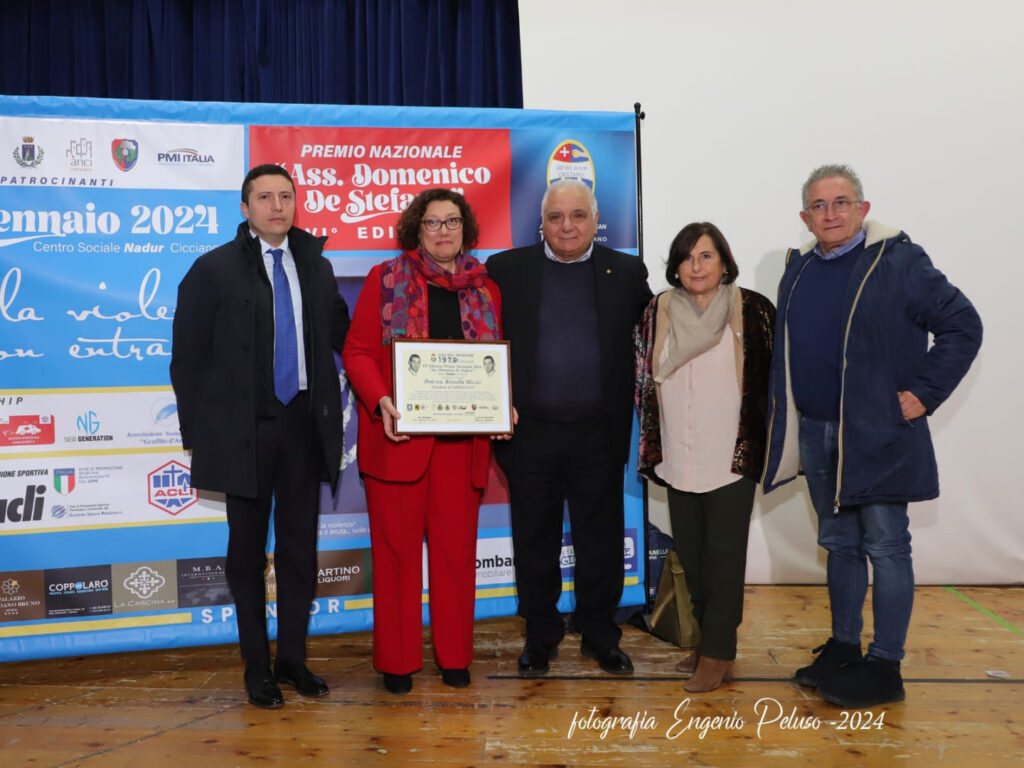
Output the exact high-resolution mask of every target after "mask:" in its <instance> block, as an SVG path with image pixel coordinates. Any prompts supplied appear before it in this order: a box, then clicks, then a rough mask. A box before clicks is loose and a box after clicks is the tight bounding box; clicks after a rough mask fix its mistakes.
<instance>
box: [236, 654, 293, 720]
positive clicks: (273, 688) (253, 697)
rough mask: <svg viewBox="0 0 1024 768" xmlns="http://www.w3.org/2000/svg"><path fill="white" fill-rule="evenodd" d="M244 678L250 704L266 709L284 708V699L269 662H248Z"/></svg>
mask: <svg viewBox="0 0 1024 768" xmlns="http://www.w3.org/2000/svg"><path fill="white" fill-rule="evenodd" d="M244 678H245V690H246V693H248V694H249V703H250V704H255V705H256V706H257V707H263V708H264V709H277V708H278V707H283V706H284V697H283V696H282V695H281V689H280V688H278V687H277V682H276V681H275V680H274V675H273V674H272V673H271V671H270V662H269V661H247V662H246V663H245V676H244Z"/></svg>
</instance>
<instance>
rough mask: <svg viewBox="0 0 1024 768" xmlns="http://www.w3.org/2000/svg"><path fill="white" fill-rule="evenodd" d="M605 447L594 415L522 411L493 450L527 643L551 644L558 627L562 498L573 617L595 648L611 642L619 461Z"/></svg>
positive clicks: (615, 632)
mask: <svg viewBox="0 0 1024 768" xmlns="http://www.w3.org/2000/svg"><path fill="white" fill-rule="evenodd" d="M612 454H613V451H611V450H610V446H609V444H608V436H607V430H606V428H605V425H604V424H603V423H601V422H586V423H577V424H563V423H556V422H550V421H541V420H536V419H530V418H525V417H523V418H520V420H519V424H518V426H517V427H516V433H515V437H514V438H513V439H512V440H511V441H510V442H509V444H508V446H507V450H504V451H502V452H501V456H500V458H501V459H502V466H503V468H504V470H505V474H506V476H507V477H508V482H509V490H510V492H511V499H510V501H511V514H512V546H513V549H514V550H515V569H516V591H517V593H518V595H519V609H518V613H519V615H520V616H522V617H524V618H525V619H526V639H527V642H529V643H538V644H541V645H545V646H548V647H554V646H556V645H558V643H559V642H560V641H561V639H562V637H563V635H564V634H565V625H564V622H563V620H562V617H561V615H560V614H559V612H558V599H559V597H560V596H561V593H562V575H561V562H560V561H561V552H562V518H563V510H564V508H565V503H566V502H568V505H569V523H570V525H571V528H572V539H573V547H574V551H575V557H576V567H575V577H574V581H575V593H576V623H577V625H578V626H579V628H580V630H581V632H582V633H583V638H584V640H586V641H587V642H588V643H590V644H591V645H593V646H594V647H596V648H598V649H605V648H610V647H612V646H615V645H617V644H618V642H619V638H620V637H621V635H622V631H621V630H620V629H619V627H618V625H616V624H615V622H614V620H613V614H614V612H615V608H616V606H617V605H618V603H619V600H620V599H621V597H622V580H623V534H624V531H623V527H624V521H623V508H622V478H623V468H624V467H623V464H621V463H618V462H616V461H615V460H614V459H612V458H611V457H612Z"/></svg>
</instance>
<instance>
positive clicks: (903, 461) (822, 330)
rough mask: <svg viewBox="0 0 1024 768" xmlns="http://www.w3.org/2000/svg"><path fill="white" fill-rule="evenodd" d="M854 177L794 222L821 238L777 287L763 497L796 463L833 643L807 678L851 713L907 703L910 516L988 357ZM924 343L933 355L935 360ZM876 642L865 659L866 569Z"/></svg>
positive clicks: (809, 197) (823, 179)
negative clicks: (875, 214) (944, 412)
mask: <svg viewBox="0 0 1024 768" xmlns="http://www.w3.org/2000/svg"><path fill="white" fill-rule="evenodd" d="M870 207H871V206H870V203H868V202H867V201H866V200H864V194H863V189H862V187H861V183H860V179H859V178H857V175H856V174H855V173H854V172H853V171H852V170H851V169H850V168H848V167H846V166H842V165H829V166H822V167H821V168H818V169H817V170H815V171H814V172H813V173H812V174H811V175H810V177H809V178H808V180H807V182H806V183H805V184H804V189H803V211H802V212H801V214H800V216H801V218H802V219H803V221H804V223H805V224H806V225H807V228H808V229H809V230H810V231H811V232H812V233H813V234H814V236H815V238H816V241H815V242H812V243H810V244H809V245H808V246H807V247H805V248H804V249H802V250H801V251H800V252H795V251H790V252H789V254H787V257H786V271H785V273H784V274H783V276H782V281H781V283H780V284H779V301H778V318H777V321H776V325H775V348H774V353H773V359H772V370H771V398H770V400H771V406H770V412H769V423H768V430H769V432H768V435H769V436H768V442H769V446H768V455H767V457H766V462H765V473H764V478H763V482H764V490H765V491H766V492H767V491H771V490H772V489H774V488H776V487H778V486H779V485H781V484H782V483H785V482H787V481H789V480H791V479H793V478H794V477H795V476H796V474H797V471H798V470H799V469H800V467H801V465H802V468H803V471H804V473H805V474H806V476H807V487H808V490H809V491H810V495H811V502H812V503H813V505H814V508H815V510H816V512H817V516H818V543H819V544H820V545H821V546H822V547H824V548H825V549H826V550H827V551H828V565H827V569H828V573H827V577H828V589H829V602H830V604H831V608H832V637H831V638H829V640H828V642H827V643H825V644H824V645H823V646H821V647H820V648H818V649H816V650H815V652H816V653H819V652H820V653H819V655H818V657H817V658H816V659H815V661H814V663H813V664H811V665H809V666H806V667H803V668H801V669H798V670H797V672H796V676H795V677H796V681H797V682H798V683H800V684H801V685H806V686H811V687H817V688H818V691H819V693H821V695H822V696H823V697H824V698H825V699H826V700H827V701H830V702H832V703H834V704H838V705H839V706H843V707H869V706H875V705H877V704H884V703H886V702H891V701H902V700H903V698H904V690H903V680H902V677H901V676H900V661H901V660H902V658H903V645H904V642H905V641H906V636H907V627H908V626H909V624H910V613H911V609H912V607H913V601H914V570H913V564H912V561H911V557H910V530H909V525H910V520H909V518H908V516H907V503H908V502H911V501H922V500H925V499H933V498H935V497H936V496H938V495H939V480H938V469H937V467H936V463H935V452H934V450H933V448H932V442H931V436H930V435H929V432H928V423H927V421H926V419H925V418H924V417H925V416H927V415H928V414H930V413H933V412H934V411H935V409H936V408H938V407H939V405H941V404H942V403H943V402H944V401H945V400H946V398H947V397H949V395H950V394H951V393H952V392H953V389H954V388H955V387H956V385H957V384H958V383H959V382H960V380H961V379H962V378H963V377H964V375H965V374H966V373H967V370H968V368H969V367H970V365H971V362H972V361H973V360H974V357H975V355H977V352H978V348H979V347H980V345H981V335H982V330H981V319H980V318H979V317H978V313H977V312H976V311H975V309H974V307H973V306H972V304H971V302H970V301H968V300H967V297H965V296H964V295H963V294H962V293H961V292H960V291H959V290H958V289H957V288H956V287H954V286H953V285H951V284H950V283H949V281H948V280H946V278H945V276H944V275H943V274H942V273H941V272H939V270H937V269H936V268H935V267H934V266H932V263H931V261H930V260H929V258H928V255H927V254H926V253H925V252H924V250H923V249H922V248H921V247H920V246H917V245H915V244H914V243H912V242H911V241H910V238H909V237H908V236H907V235H906V234H904V233H903V232H900V231H899V230H893V229H888V228H886V227H883V226H880V225H878V224H877V223H876V222H867V223H866V224H865V222H864V217H865V216H866V215H867V213H868V210H869V208H870ZM929 334H931V335H932V336H934V339H935V343H934V345H933V346H932V347H931V349H929V347H928V337H929ZM868 560H870V561H871V566H872V571H873V574H874V588H873V592H872V598H873V599H872V603H873V610H874V640H873V641H872V642H871V644H870V645H869V646H868V653H867V655H866V656H865V657H863V658H862V657H861V646H860V634H861V629H862V628H863V616H862V614H863V609H864V601H865V598H866V596H867V584H868V573H867V561H868Z"/></svg>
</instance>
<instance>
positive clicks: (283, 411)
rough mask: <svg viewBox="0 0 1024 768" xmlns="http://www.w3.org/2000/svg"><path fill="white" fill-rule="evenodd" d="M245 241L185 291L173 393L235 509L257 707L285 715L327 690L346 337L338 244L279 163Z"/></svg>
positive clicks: (207, 466)
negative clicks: (329, 501) (328, 598)
mask: <svg viewBox="0 0 1024 768" xmlns="http://www.w3.org/2000/svg"><path fill="white" fill-rule="evenodd" d="M241 208H242V215H243V216H245V218H246V221H244V222H242V223H241V224H240V225H239V227H238V233H237V235H236V236H235V239H234V240H232V241H231V242H228V243H226V244H224V245H222V246H220V247H219V248H215V249H214V250H212V251H210V252H209V253H207V254H204V255H203V256H200V257H199V258H198V259H197V260H196V262H195V263H194V264H193V265H192V268H191V269H190V270H189V271H188V274H186V275H185V277H184V279H183V280H182V281H181V284H180V285H179V286H178V305H177V308H176V310H175V314H174V340H173V346H172V352H171V382H172V384H173V385H174V394H175V397H176V398H177V401H178V419H179V422H180V425H181V442H182V445H183V447H184V448H185V449H186V450H189V449H191V450H192V485H193V487H195V488H201V489H204V490H209V491H222V492H224V493H225V494H226V499H227V519H228V552H227V564H226V569H225V570H226V575H227V579H228V584H229V586H230V587H231V594H232V596H233V597H234V599H235V608H236V612H237V617H238V636H239V643H240V645H241V652H242V658H243V659H245V687H246V691H247V692H248V695H249V701H250V702H251V703H253V704H255V705H257V706H260V707H268V708H273V707H280V706H282V705H283V704H284V700H283V698H282V696H281V690H280V688H279V687H278V683H279V682H281V683H287V684H289V685H293V686H294V687H295V689H296V690H297V691H298V692H299V693H300V694H302V695H304V696H322V695H324V694H326V693H327V685H326V684H325V683H324V681H323V680H321V679H320V678H319V677H317V676H316V675H314V674H313V673H312V672H310V671H309V669H308V668H307V667H306V664H305V657H306V631H307V627H308V624H309V611H310V605H311V603H312V600H313V592H314V589H315V588H316V539H317V517H318V514H319V496H320V482H321V480H326V481H328V482H330V483H331V487H332V489H334V488H336V487H337V481H338V475H339V467H340V459H341V449H342V445H341V443H342V416H341V392H340V385H339V380H338V369H337V366H336V364H335V361H334V356H333V352H334V351H337V352H341V349H342V345H343V344H344V341H345V333H346V332H347V331H348V325H349V317H348V307H347V306H346V305H345V300H344V299H342V298H341V296H340V295H339V294H338V288H337V283H336V282H335V279H334V273H333V270H332V269H331V265H330V263H329V262H328V261H327V259H325V258H324V257H323V255H322V250H323V245H324V242H325V241H326V238H315V237H313V236H312V235H310V234H308V233H307V232H304V231H303V230H301V229H298V228H296V227H293V226H292V222H293V221H294V218H295V185H294V184H293V183H292V179H291V177H290V176H289V175H288V172H287V171H285V170H284V169H283V168H281V167H279V166H276V165H260V166H257V167H255V168H253V169H252V170H251V171H250V172H249V174H248V175H247V176H246V177H245V181H244V183H243V184H242V205H241ZM272 502H273V507H274V534H275V538H276V543H275V547H274V569H275V573H276V577H277V601H278V632H277V657H276V661H275V664H274V669H273V671H271V667H270V648H269V643H268V641H267V626H266V586H265V583H264V571H265V569H266V564H267V560H266V548H267V532H268V528H269V520H270V511H271V503H272Z"/></svg>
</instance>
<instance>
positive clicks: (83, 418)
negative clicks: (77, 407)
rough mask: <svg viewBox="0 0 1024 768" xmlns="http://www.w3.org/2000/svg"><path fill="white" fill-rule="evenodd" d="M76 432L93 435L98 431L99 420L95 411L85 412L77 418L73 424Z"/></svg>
mask: <svg viewBox="0 0 1024 768" xmlns="http://www.w3.org/2000/svg"><path fill="white" fill-rule="evenodd" d="M75 426H77V427H78V431H79V432H81V433H82V434H85V435H95V434H96V433H97V432H99V431H100V419H99V416H97V415H96V411H86V412H85V413H83V414H81V415H80V416H79V417H78V420H77V421H76V422H75Z"/></svg>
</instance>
